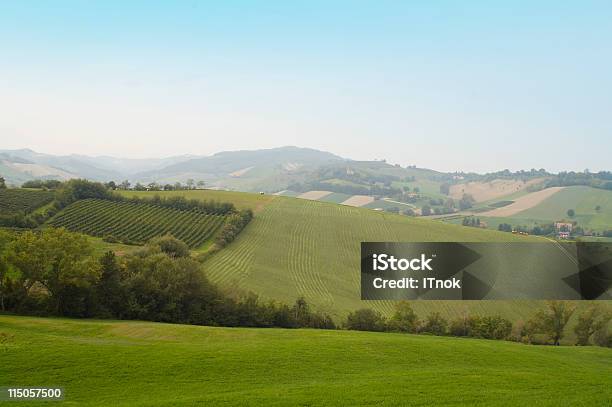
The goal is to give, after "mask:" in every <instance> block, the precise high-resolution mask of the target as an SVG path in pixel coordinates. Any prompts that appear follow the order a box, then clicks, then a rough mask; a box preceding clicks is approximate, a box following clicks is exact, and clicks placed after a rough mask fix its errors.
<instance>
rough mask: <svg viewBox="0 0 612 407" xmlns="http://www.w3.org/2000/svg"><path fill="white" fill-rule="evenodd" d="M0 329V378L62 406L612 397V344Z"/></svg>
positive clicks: (43, 323)
mask: <svg viewBox="0 0 612 407" xmlns="http://www.w3.org/2000/svg"><path fill="white" fill-rule="evenodd" d="M0 335H1V336H0V337H1V338H3V340H2V342H0V360H1V361H2V363H0V377H1V378H2V384H3V385H6V386H58V387H63V388H64V391H65V402H64V403H58V404H68V405H80V406H109V405H113V406H171V405H172V406H174V405H181V406H196V405H215V406H222V405H254V404H256V405H267V406H280V405H302V406H306V405H307V406H321V405H351V406H353V405H355V406H356V405H363V406H372V405H389V406H398V405H433V404H436V405H451V404H452V405H470V406H474V405H487V406H488V405H534V404H537V405H538V406H559V405H584V406H603V405H610V403H611V402H612V351H611V350H610V349H605V348H596V347H553V346H535V345H522V344H517V343H511V342H502V341H487V340H478V339H465V338H463V339H456V338H445V337H431V336H415V335H404V334H390V333H373V332H350V331H322V330H303V329H300V330H282V329H261V328H260V329H258V328H254V329H248V328H214V327H200V326H187V325H172V324H158V323H151V322H128V321H123V322H113V321H94V320H68V319H56V318H49V319H44V318H33V317H14V316H7V315H0ZM169 378H171V380H170V379H169ZM22 404H23V403H19V402H17V403H15V405H22Z"/></svg>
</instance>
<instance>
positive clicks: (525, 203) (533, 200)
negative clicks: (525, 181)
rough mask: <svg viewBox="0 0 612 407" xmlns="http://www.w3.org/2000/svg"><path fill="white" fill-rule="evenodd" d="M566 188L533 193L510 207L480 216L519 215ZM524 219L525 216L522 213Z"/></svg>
mask: <svg viewBox="0 0 612 407" xmlns="http://www.w3.org/2000/svg"><path fill="white" fill-rule="evenodd" d="M563 188H564V187H551V188H546V189H542V190H541V191H536V192H532V193H530V194H527V195H523V196H521V197H519V198H517V199H516V200H515V201H514V203H512V204H510V205H506V206H503V207H501V208H496V209H493V210H491V211H487V212H482V213H479V214H478V215H479V216H492V217H505V216H512V215H516V214H519V213H521V212H523V211H526V210H527V209H529V208H532V207H534V206H536V205H538V204H539V203H541V202H542V201H544V200H545V199H547V198H549V197H551V196H553V195H554V194H556V193H557V192H559V191H561V190H563ZM521 215H522V216H523V217H524V215H523V214H522V213H521Z"/></svg>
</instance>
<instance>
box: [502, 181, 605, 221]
mask: <svg viewBox="0 0 612 407" xmlns="http://www.w3.org/2000/svg"><path fill="white" fill-rule="evenodd" d="M597 207H599V209H597ZM568 209H574V211H575V212H576V215H575V216H574V218H573V219H572V220H575V221H577V222H578V225H580V226H582V227H586V228H590V229H595V230H612V191H608V190H605V189H597V188H591V187H586V186H572V187H565V188H564V189H563V190H561V191H559V192H558V193H555V194H554V195H552V196H550V197H549V198H547V199H545V200H543V201H542V202H540V203H539V204H538V205H535V206H533V207H531V208H529V209H526V210H524V211H522V212H519V213H516V214H514V215H512V216H513V217H514V216H516V217H526V218H534V219H542V220H546V221H555V220H560V219H569V218H568V215H567V210H568Z"/></svg>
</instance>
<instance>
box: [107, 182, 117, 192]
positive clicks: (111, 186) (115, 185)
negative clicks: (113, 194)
mask: <svg viewBox="0 0 612 407" xmlns="http://www.w3.org/2000/svg"><path fill="white" fill-rule="evenodd" d="M106 188H108V189H111V190H113V191H114V190H115V189H117V184H115V181H109V182H107V183H106Z"/></svg>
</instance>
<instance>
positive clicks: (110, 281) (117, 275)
mask: <svg viewBox="0 0 612 407" xmlns="http://www.w3.org/2000/svg"><path fill="white" fill-rule="evenodd" d="M121 289H122V287H121V267H120V266H119V263H118V262H117V256H115V253H113V252H112V251H108V252H106V253H104V255H103V256H102V257H101V258H100V280H99V282H98V284H97V285H96V294H97V299H98V301H99V307H98V308H99V309H100V310H101V312H103V313H108V315H109V316H113V315H116V316H119V317H121V311H122V309H123V303H122V302H123V301H122V299H123V298H122V295H121V291H122V290H121Z"/></svg>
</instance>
